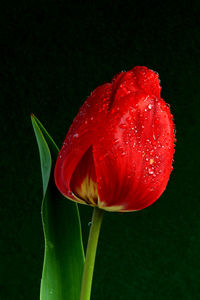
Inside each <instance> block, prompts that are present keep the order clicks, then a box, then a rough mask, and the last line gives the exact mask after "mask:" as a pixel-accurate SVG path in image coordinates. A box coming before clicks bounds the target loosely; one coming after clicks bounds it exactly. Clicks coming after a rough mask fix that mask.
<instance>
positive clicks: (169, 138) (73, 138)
mask: <svg viewBox="0 0 200 300" xmlns="http://www.w3.org/2000/svg"><path fill="white" fill-rule="evenodd" d="M160 90H161V87H160V84H159V78H158V74H157V73H156V72H154V71H152V70H149V69H148V68H146V67H135V68H133V69H132V70H131V71H128V72H121V73H120V74H118V75H116V76H115V77H114V79H113V81H112V83H105V84H103V85H101V86H99V87H97V88H96V89H95V90H94V91H93V92H92V93H91V95H90V96H89V98H88V99H87V100H86V101H85V102H84V104H83V105H82V107H81V108H80V110H79V112H78V115H77V116H76V118H75V119H74V121H73V123H72V125H71V127H70V129H69V132H68V134H67V136H66V138H65V141H64V144H63V146H62V149H61V151H60V153H59V156H58V159H57V162H56V167H55V182H56V185H57V187H58V189H59V190H60V192H61V193H62V194H63V195H64V196H66V197H67V198H69V199H71V200H73V201H76V202H78V203H83V204H88V205H91V206H98V207H99V208H102V209H105V210H108V211H134V210H140V209H143V208H145V207H147V206H149V205H150V204H152V203H153V202H154V201H156V200H157V199H158V198H159V197H160V196H161V194H162V193H163V191H164V190H165V188H166V185H167V182H168V180H169V176H170V173H171V170H172V159H173V153H174V140H175V136H174V125H173V117H172V115H171V113H170V109H169V106H168V105H167V104H166V103H165V102H164V100H163V99H162V98H160Z"/></svg>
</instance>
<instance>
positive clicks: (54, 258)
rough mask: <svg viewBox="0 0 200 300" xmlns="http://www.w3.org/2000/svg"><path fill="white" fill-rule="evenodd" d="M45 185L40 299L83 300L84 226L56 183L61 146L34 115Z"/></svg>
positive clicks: (33, 119)
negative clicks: (81, 296) (55, 175)
mask: <svg viewBox="0 0 200 300" xmlns="http://www.w3.org/2000/svg"><path fill="white" fill-rule="evenodd" d="M31 121H32V124H33V129H34V132H35V135H36V139H37V143H38V148H39V154H40V162H41V171H42V182H43V201H42V223H43V230H44V239H45V253H44V265H43V273H42V281H41V290H40V300H79V299H80V289H81V279H82V272H83V266H84V251H83V244H82V235H81V224H80V217H79V211H78V206H77V204H76V203H73V202H72V201H70V200H68V199H66V198H65V197H63V196H62V195H61V194H60V192H59V191H58V190H57V188H56V186H55V183H54V176H53V171H54V165H55V162H56V158H57V155H58V147H57V146H56V144H55V142H54V141H53V139H52V138H51V136H50V135H49V134H48V132H47V131H46V130H45V128H44V127H43V125H42V124H41V123H40V121H39V120H38V119H37V118H36V117H35V116H34V115H31Z"/></svg>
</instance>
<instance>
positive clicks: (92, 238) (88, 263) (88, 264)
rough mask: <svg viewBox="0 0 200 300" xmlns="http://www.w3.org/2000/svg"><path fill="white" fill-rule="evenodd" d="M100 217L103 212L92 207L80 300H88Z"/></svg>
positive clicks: (100, 221)
mask: <svg viewBox="0 0 200 300" xmlns="http://www.w3.org/2000/svg"><path fill="white" fill-rule="evenodd" d="M102 217H103V210H101V209H99V208H98V207H94V211H93V216H92V225H91V228H90V234H89V239H88V245H87V252H86V259H85V265H84V270H83V278H82V287H81V297H80V300H90V294H91V287H92V277H93V270H94V263H95V256H96V249H97V243H98V237H99V232H100V228H101V223H102Z"/></svg>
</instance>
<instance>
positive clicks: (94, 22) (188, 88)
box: [0, 0, 200, 300]
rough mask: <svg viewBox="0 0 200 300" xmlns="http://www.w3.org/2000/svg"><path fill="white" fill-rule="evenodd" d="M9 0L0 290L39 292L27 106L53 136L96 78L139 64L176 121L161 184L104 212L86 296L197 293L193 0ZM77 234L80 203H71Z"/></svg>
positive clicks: (36, 182) (4, 294)
mask: <svg viewBox="0 0 200 300" xmlns="http://www.w3.org/2000/svg"><path fill="white" fill-rule="evenodd" d="M154 4H155V3H153V2H152V1H137V2H134V1H117V0H115V1H100V2H97V1H96V2H95V1H63V0H60V1H50V0H49V1H45V0H43V1H31V0H30V1H21V2H18V1H16V3H11V2H10V3H9V2H7V4H6V3H4V5H2V4H1V5H2V8H1V19H0V22H1V24H0V30H1V38H0V47H1V57H0V61H1V63H0V75H1V80H0V84H1V86H0V99H1V132H2V133H3V136H2V138H1V149H2V155H1V166H2V170H3V189H2V192H3V193H2V196H1V199H0V201H1V204H0V224H1V230H0V231H1V233H0V234H1V236H0V240H1V247H0V255H1V273H0V276H1V277H0V299H2V300H7V299H9V300H12V299H13V300H15V299H16V300H20V299H29V300H33V299H39V287H40V278H41V271H42V263H43V233H42V226H41V219H40V206H41V199H42V185H41V174H40V162H39V155H38V149H37V145H36V141H35V136H34V133H33V130H32V127H31V122H30V113H31V112H33V113H34V114H35V115H36V116H37V117H38V118H39V120H40V121H41V122H42V123H43V125H44V126H45V127H46V128H47V130H48V131H49V133H50V134H51V135H52V137H53V138H54V140H55V141H56V143H57V144H58V146H59V147H60V146H61V144H62V142H63V140H64V138H65V135H66V133H67V131H68V128H69V126H70V124H71V122H72V120H73V118H74V116H75V115H76V113H77V112H78V109H79V107H80V105H81V104H82V103H83V101H84V100H85V99H86V98H87V96H88V95H89V94H90V92H91V91H92V90H93V89H94V88H96V87H97V86H98V85H100V84H103V83H104V82H109V81H111V79H112V77H113V76H114V75H115V74H116V73H118V72H120V71H122V70H130V69H132V68H133V67H134V66H136V65H145V66H147V67H149V68H151V69H153V70H155V71H157V72H158V73H159V76H160V79H161V86H162V94H161V95H162V98H164V99H165V101H166V102H168V103H170V105H171V111H172V113H173V115H174V120H175V123H176V129H177V146H176V154H175V158H174V159H175V162H174V170H173V172H172V174H171V177H170V181H169V184H168V187H167V189H166V191H165V193H164V194H163V195H162V196H161V198H160V199H159V201H157V202H156V203H154V204H153V205H152V206H150V207H148V208H146V209H144V210H142V211H139V212H137V213H123V214H119V213H105V216H104V221H103V226H102V231H101V235H100V240H99V248H98V253H97V260H96V265H95V272H94V281H93V290H92V299H96V300H99V299H105V300H107V299H111V300H112V299H113V300H119V299H136V300H139V299H147V300H148V299H154V300H155V299H159V300H160V299H182V300H186V299H188V300H190V299H198V298H199V297H200V282H199V278H200V254H199V253H200V234H199V232H200V219H199V213H200V202H199V201H200V197H199V196H200V195H199V168H198V167H197V166H198V163H199V101H200V92H199V83H200V82H199V70H200V62H199V50H200V18H199V5H198V1H196V2H195V1H188V2H187V1H185V2H184V1H173V2H169V1H160V3H159V4H157V5H154ZM80 213H81V219H82V227H83V234H84V245H86V241H87V234H88V230H89V227H88V222H89V221H90V220H91V214H92V209H91V208H90V207H86V206H81V207H80Z"/></svg>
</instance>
